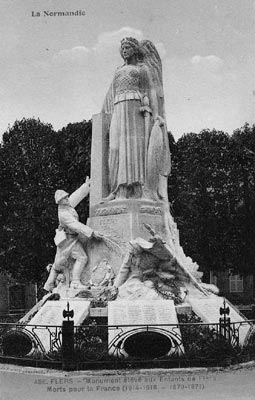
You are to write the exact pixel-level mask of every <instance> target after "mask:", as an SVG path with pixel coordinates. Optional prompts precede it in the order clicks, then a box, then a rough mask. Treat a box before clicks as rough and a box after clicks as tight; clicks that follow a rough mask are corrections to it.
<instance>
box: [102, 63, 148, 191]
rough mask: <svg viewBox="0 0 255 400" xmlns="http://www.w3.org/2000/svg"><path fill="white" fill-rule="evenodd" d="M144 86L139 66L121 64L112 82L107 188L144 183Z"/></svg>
mask: <svg viewBox="0 0 255 400" xmlns="http://www.w3.org/2000/svg"><path fill="white" fill-rule="evenodd" d="M146 86H147V87H148V77H147V72H146V68H145V66H143V65H124V66H122V67H120V68H118V69H117V70H116V72H115V75H114V79H113V85H112V90H113V109H112V110H113V112H112V120H111V125H110V137H109V175H110V187H111V190H112V191H114V190H116V189H117V188H118V186H119V185H121V184H127V185H130V184H133V183H141V184H143V183H144V182H145V151H144V149H145V123H144V116H143V113H142V112H141V107H142V105H143V104H142V99H143V95H144V94H145V89H146Z"/></svg>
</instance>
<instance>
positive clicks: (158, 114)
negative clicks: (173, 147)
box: [102, 37, 171, 201]
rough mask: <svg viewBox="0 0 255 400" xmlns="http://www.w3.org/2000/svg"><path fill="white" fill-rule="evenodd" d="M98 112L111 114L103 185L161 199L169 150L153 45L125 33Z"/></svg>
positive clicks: (120, 193)
mask: <svg viewBox="0 0 255 400" xmlns="http://www.w3.org/2000/svg"><path fill="white" fill-rule="evenodd" d="M120 54H121V56H122V58H123V60H124V64H123V65H121V66H120V67H118V68H117V69H116V71H115V74H114V77H113V81H112V84H111V86H110V88H109V90H108V93H107V95H106V98H105V101H104V104H103V109H102V111H103V112H105V113H110V114H111V123H110V133H109V160H108V161H109V186H110V195H109V196H108V197H107V199H106V200H113V199H115V198H149V199H152V200H159V199H161V200H166V201H167V176H168V175H169V173H170V168H171V162H170V150H169V143H168V135H167V127H166V120H165V110H164V94H163V83H162V63H161V59H160V57H159V54H158V52H157V49H156V47H155V46H154V44H153V43H152V42H151V41H149V40H143V41H141V42H138V40H136V39H135V38H132V37H126V38H124V39H123V40H122V41H121V47H120Z"/></svg>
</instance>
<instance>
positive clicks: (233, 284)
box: [229, 271, 243, 293]
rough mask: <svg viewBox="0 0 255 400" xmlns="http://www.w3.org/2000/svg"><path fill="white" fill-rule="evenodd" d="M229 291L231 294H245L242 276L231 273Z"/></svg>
mask: <svg viewBox="0 0 255 400" xmlns="http://www.w3.org/2000/svg"><path fill="white" fill-rule="evenodd" d="M229 291H230V293H242V292H243V277H242V275H240V274H234V273H233V272H232V271H230V275H229Z"/></svg>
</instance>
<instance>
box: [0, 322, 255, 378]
mask: <svg viewBox="0 0 255 400" xmlns="http://www.w3.org/2000/svg"><path fill="white" fill-rule="evenodd" d="M65 322H67V321H65ZM69 322H70V323H71V324H70V325H68V324H66V325H62V326H45V325H29V324H27V325H24V324H19V323H0V362H2V363H13V364H20V365H30V366H36V367H47V368H56V369H64V370H70V369H73V370H74V369H76V370H86V369H102V368H104V369H105V368H106V369H121V368H154V367H161V368H171V367H192V366H222V365H227V364H232V363H237V362H242V361H246V360H251V359H254V358H255V331H254V329H255V328H254V322H255V321H254V320H250V321H243V322H236V323H235V322H231V323H229V324H228V325H227V326H222V324H221V323H217V324H205V323H180V324H176V325H174V324H171V325H169V324H168V325H162V324H161V325H139V326H138V325H118V326H117V325H111V326H109V325H99V324H96V323H95V322H92V323H90V324H87V325H81V326H73V325H72V321H69ZM244 327H250V334H249V335H248V339H249V340H248V339H247V340H246V342H245V343H244V344H242V345H241V344H240V333H241V332H242V329H243V328H244Z"/></svg>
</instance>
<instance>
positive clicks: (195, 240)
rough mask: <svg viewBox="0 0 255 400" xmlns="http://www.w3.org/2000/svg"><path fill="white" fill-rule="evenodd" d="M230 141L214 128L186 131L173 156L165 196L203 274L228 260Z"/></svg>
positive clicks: (185, 244) (185, 242) (225, 263)
mask: <svg viewBox="0 0 255 400" xmlns="http://www.w3.org/2000/svg"><path fill="white" fill-rule="evenodd" d="M229 140H230V139H229V136H228V135H227V134H225V133H223V132H217V131H215V130H212V131H209V130H203V131H202V132H201V133H200V134H193V133H190V134H187V135H184V136H183V137H182V138H181V139H179V141H178V142H177V144H176V149H175V152H174V154H173V169H172V177H171V179H170V187H169V197H170V200H171V202H172V204H173V211H174V215H175V217H176V220H177V223H178V226H179V230H180V236H181V243H182V245H183V247H184V250H185V252H186V253H187V254H188V255H190V256H191V257H192V258H193V259H194V260H195V261H197V262H198V264H199V265H200V266H201V269H202V270H204V271H208V270H210V269H218V268H222V266H224V267H226V266H227V265H228V262H229V258H228V238H227V226H228V224H229V212H228V209H229V199H228V190H229V186H231V181H230V169H231V166H230V162H229Z"/></svg>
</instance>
